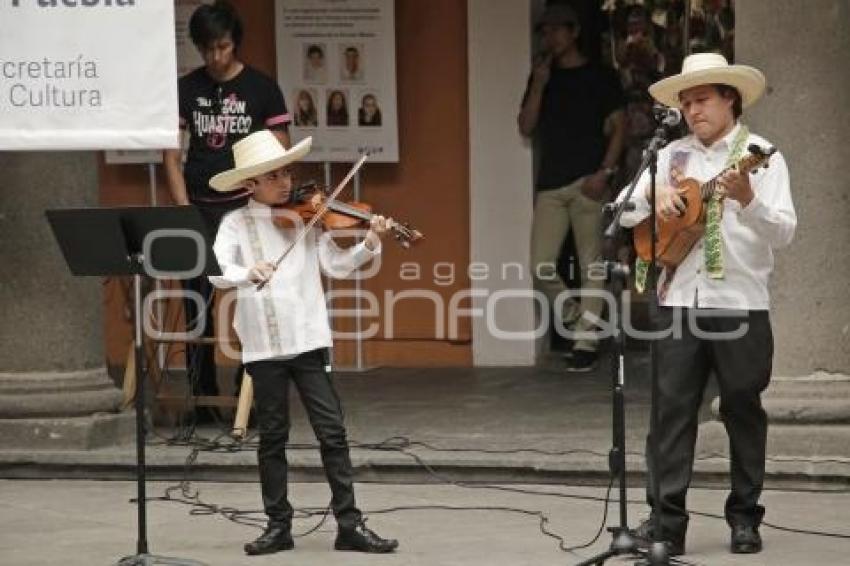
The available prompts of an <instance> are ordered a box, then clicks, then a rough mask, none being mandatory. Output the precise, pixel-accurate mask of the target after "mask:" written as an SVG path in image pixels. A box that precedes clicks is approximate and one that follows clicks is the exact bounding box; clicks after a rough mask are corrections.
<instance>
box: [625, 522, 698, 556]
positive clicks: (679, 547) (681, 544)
mask: <svg viewBox="0 0 850 566" xmlns="http://www.w3.org/2000/svg"><path fill="white" fill-rule="evenodd" d="M653 521H654V519H652V518H649V519H647V520H645V521H644V522H643V523H641V524H640V525H638V528H636V529H632V536H633V537H635V542H636V543H637V546H638V548H640V549H641V550H646V551H648V550H650V549H651V548H652V543H653V542H654V541H655V536H654V532H655V529H654V528H653V527H654V523H653ZM664 544H665V545H666V546H667V556H670V557H672V556H681V555H683V554H684V553H685V537H684V536H683V537H681V538H678V537H676V538H675V539H674V540H665V541H664Z"/></svg>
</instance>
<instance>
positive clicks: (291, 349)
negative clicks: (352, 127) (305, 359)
mask: <svg viewBox="0 0 850 566" xmlns="http://www.w3.org/2000/svg"><path fill="white" fill-rule="evenodd" d="M275 213H276V212H275V211H274V210H273V209H272V208H270V207H269V206H267V205H264V204H261V203H258V202H256V201H254V200H253V199H252V200H249V201H248V204H247V205H245V206H244V207H242V208H240V209H238V210H235V211H233V212H231V213H230V214H228V215H227V216H225V217H224V219H223V220H222V223H221V226H220V228H219V230H218V235H217V236H216V239H215V244H214V246H213V250H214V252H215V255H216V259H217V260H218V263H219V266H220V267H221V270H222V274H221V275H219V276H211V277H210V278H209V279H210V281H211V282H212V284H213V285H215V286H216V287H219V288H222V289H226V288H230V287H237V291H236V295H237V298H236V308H235V313H234V318H233V327H234V329H235V330H236V334H237V336H238V337H239V340H240V342H241V344H242V361H243V363H248V362H254V361H259V360H266V359H273V358H286V357H292V356H296V355H298V354H301V353H304V352H308V351H310V350H315V349H317V348H328V347H330V346H331V345H332V339H331V329H330V325H329V322H328V312H327V307H326V304H325V294H324V290H323V288H322V280H321V272H320V267H321V270H322V271H323V272H324V273H325V274H326V275H329V276H330V277H333V278H337V279H339V278H343V277H346V276H348V275H350V274H351V273H352V272H353V271H354V270H356V269H357V268H359V267H360V266H362V265H363V264H365V263H367V262H368V261H369V260H370V259H372V258H373V257H375V256H377V255H378V254H380V253H381V246H380V244H378V246H377V247H376V248H375V249H374V250H370V249H369V248H367V247H366V245H365V243H364V242H360V243H358V244H356V245H354V246H351V247H349V248H347V249H342V248H340V247H339V246H337V245H336V244H335V243H334V241H333V240H332V239H331V238H330V236H329V235H328V234H325V233H323V232H322V231H321V230H320V229H317V228H314V229H312V230H311V233H310V234H308V235H307V236H306V237H304V238H303V239H302V240H301V242H299V244H298V245H297V246H295V248H294V249H293V250H292V251H291V252H290V253H289V255H288V256H287V257H286V258H285V259H284V260H283V262H282V263H281V264H280V266H279V267H278V268H277V271H276V272H275V273H274V275H273V277H272V278H271V280H270V281H269V283H268V284H267V285H266V286H265V287H264V288H263V289H262V290H260V291H258V290H257V286H256V285H255V284H254V283H252V282H251V281H250V280H249V272H250V269H251V267H253V266H254V265H255V264H256V263H257V262H260V261H268V262H270V263H271V262H274V261H276V260H277V258H279V257H280V256H281V254H283V252H284V250H285V249H286V248H287V247H288V246H289V245H290V244H291V243H292V241H293V240H294V239H295V238H297V236H298V230H296V229H294V228H293V229H281V228H278V227H277V226H276V225H275V224H274V223H273V221H272V219H273V214H275ZM299 229H303V225H302V226H300V228H299Z"/></svg>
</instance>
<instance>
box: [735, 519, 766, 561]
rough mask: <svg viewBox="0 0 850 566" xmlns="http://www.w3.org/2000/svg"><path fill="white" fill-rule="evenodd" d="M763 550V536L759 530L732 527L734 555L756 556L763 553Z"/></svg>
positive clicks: (746, 527) (747, 526)
mask: <svg viewBox="0 0 850 566" xmlns="http://www.w3.org/2000/svg"><path fill="white" fill-rule="evenodd" d="M761 548H762V544H761V535H760V534H759V531H758V528H756V527H752V526H750V525H733V526H732V544H731V545H730V550H731V551H732V553H733V554H756V553H757V552H761Z"/></svg>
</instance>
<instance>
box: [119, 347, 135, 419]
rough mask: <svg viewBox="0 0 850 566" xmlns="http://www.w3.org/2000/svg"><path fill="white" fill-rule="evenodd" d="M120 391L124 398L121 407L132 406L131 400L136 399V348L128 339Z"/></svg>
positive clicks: (127, 407)
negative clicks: (122, 382) (128, 345)
mask: <svg viewBox="0 0 850 566" xmlns="http://www.w3.org/2000/svg"><path fill="white" fill-rule="evenodd" d="M122 391H123V392H124V400H123V401H122V403H121V409H122V410H127V409H129V408H130V407H132V406H133V401H134V400H135V399H136V349H135V344H134V343H133V341H130V348H129V349H128V350H127V362H126V363H125V364H124V384H123V386H122Z"/></svg>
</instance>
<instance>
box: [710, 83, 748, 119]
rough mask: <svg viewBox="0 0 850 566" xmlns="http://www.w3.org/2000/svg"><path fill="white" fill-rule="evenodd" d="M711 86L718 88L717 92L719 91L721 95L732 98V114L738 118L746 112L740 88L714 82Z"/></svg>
mask: <svg viewBox="0 0 850 566" xmlns="http://www.w3.org/2000/svg"><path fill="white" fill-rule="evenodd" d="M711 86H713V87H714V88H716V89H717V92H719V93H720V96H722V97H723V98H731V99H732V115H733V116H734V117H735V119H736V120H737V119H738V118H739V117H740V116H741V114H743V112H744V108H743V102H742V100H741V93H740V92H738V89H737V88H735V87H733V86H730V85H724V84H720V83H714V84H712V85H711Z"/></svg>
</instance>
